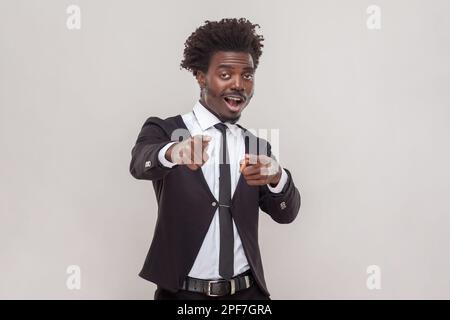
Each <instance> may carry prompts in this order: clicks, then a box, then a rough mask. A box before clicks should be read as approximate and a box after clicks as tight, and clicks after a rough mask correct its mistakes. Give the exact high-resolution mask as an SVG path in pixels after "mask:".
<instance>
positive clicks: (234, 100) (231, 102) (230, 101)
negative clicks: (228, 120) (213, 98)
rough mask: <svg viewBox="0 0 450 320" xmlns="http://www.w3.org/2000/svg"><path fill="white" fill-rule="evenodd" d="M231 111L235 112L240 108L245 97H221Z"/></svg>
mask: <svg viewBox="0 0 450 320" xmlns="http://www.w3.org/2000/svg"><path fill="white" fill-rule="evenodd" d="M223 99H224V100H225V103H226V104H227V106H228V108H229V109H230V110H231V111H234V112H237V111H239V110H240V109H241V106H242V105H243V104H244V102H245V99H244V98H242V97H239V96H226V97H224V98H223Z"/></svg>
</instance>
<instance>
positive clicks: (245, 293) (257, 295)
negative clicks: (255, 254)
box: [154, 283, 270, 300]
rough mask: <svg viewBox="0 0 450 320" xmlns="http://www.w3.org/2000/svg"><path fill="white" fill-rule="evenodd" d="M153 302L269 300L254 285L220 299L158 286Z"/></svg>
mask: <svg viewBox="0 0 450 320" xmlns="http://www.w3.org/2000/svg"><path fill="white" fill-rule="evenodd" d="M154 299H155V300H270V298H269V297H268V296H266V295H265V294H264V293H263V292H262V291H261V289H259V287H258V285H257V284H256V283H254V284H253V285H252V286H251V287H250V288H248V289H244V290H240V291H238V292H236V293H235V294H233V295H226V296H222V297H209V296H207V295H205V294H202V293H198V292H191V291H186V290H179V291H178V292H176V293H172V292H170V291H167V290H165V289H163V288H161V287H160V286H158V287H157V289H156V291H155V297H154Z"/></svg>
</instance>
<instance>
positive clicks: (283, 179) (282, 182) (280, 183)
mask: <svg viewBox="0 0 450 320" xmlns="http://www.w3.org/2000/svg"><path fill="white" fill-rule="evenodd" d="M287 180H288V175H287V173H286V171H284V169H283V168H282V169H281V178H280V181H278V184H277V185H276V187H272V186H270V184H267V187H268V188H269V190H270V192H272V193H280V192H281V190H283V188H284V186H285V185H286V183H287Z"/></svg>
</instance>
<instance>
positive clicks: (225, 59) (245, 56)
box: [210, 51, 254, 69]
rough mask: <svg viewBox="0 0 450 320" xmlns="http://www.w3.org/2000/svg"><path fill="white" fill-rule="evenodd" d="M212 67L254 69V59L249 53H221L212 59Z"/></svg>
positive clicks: (217, 53)
mask: <svg viewBox="0 0 450 320" xmlns="http://www.w3.org/2000/svg"><path fill="white" fill-rule="evenodd" d="M210 67H214V68H233V67H236V68H251V69H253V68H254V65H253V58H252V55H251V54H250V53H247V52H233V51H219V52H216V53H214V55H213V56H212V57H211V61H210Z"/></svg>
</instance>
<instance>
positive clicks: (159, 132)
mask: <svg viewBox="0 0 450 320" xmlns="http://www.w3.org/2000/svg"><path fill="white" fill-rule="evenodd" d="M162 121H163V120H161V119H159V118H157V117H150V118H148V119H147V121H145V123H144V125H143V126H142V129H141V132H140V133H139V136H138V138H137V141H136V144H135V146H134V147H133V150H132V151H131V163H130V173H131V175H132V176H133V177H135V178H136V179H139V180H159V179H162V178H164V176H165V175H166V174H168V173H169V172H170V171H171V170H174V168H176V167H177V165H175V166H174V167H172V168H168V167H165V166H163V165H162V164H161V163H160V162H159V160H158V153H159V151H160V150H161V149H162V148H163V147H164V146H165V145H166V144H168V143H169V142H171V140H170V137H169V133H168V132H166V130H164V126H163V125H162Z"/></svg>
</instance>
